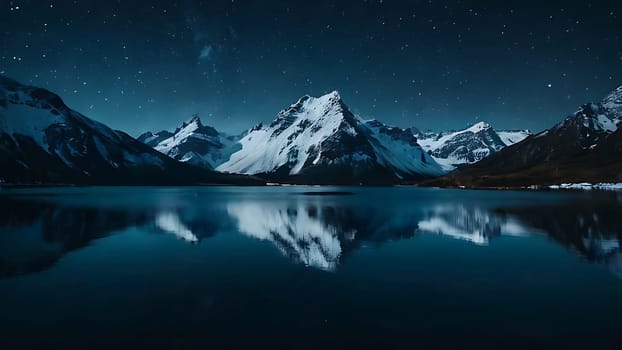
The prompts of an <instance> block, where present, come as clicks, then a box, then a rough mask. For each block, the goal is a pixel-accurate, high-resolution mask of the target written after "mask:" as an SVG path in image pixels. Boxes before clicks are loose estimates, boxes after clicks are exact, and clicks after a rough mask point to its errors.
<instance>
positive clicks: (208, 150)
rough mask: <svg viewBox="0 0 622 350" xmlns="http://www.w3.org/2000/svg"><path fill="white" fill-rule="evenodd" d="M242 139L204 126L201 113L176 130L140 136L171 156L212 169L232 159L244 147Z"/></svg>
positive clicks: (143, 140)
mask: <svg viewBox="0 0 622 350" xmlns="http://www.w3.org/2000/svg"><path fill="white" fill-rule="evenodd" d="M238 139H239V137H236V136H228V135H225V134H223V133H221V132H218V131H217V130H216V129H214V128H212V127H211V126H205V125H203V123H201V119H200V118H199V117H198V116H194V117H192V118H191V119H190V120H188V121H186V122H184V123H183V124H182V125H181V126H180V127H179V128H177V129H176V130H175V132H172V133H171V132H168V131H160V132H159V133H157V134H154V133H151V132H147V133H144V134H142V135H141V136H140V137H139V138H138V140H139V141H142V142H144V143H146V144H147V145H149V146H151V147H153V148H155V149H156V150H157V151H159V152H161V153H164V154H166V155H168V156H169V157H172V158H174V159H177V160H179V161H182V162H188V163H190V164H193V165H197V166H202V167H206V168H209V169H213V168H215V167H216V166H218V165H220V164H222V163H223V162H225V161H226V160H228V159H229V157H230V156H231V154H232V153H233V152H235V151H237V150H238V149H239V148H240V146H239V144H238V143H237V141H238Z"/></svg>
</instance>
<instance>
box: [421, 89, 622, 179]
mask: <svg viewBox="0 0 622 350" xmlns="http://www.w3.org/2000/svg"><path fill="white" fill-rule="evenodd" d="M621 102H622V87H620V88H618V89H616V90H615V91H613V92H612V93H611V94H609V95H608V96H607V97H605V98H604V99H603V100H602V101H601V102H599V103H588V104H585V105H583V106H581V108H580V109H579V110H578V111H577V112H575V113H574V114H573V115H571V116H568V117H566V118H565V119H564V120H563V121H561V122H559V123H558V124H556V125H555V126H553V127H552V128H550V129H547V130H544V131H542V132H540V133H538V134H536V135H532V136H529V137H528V138H527V139H525V140H524V141H522V142H519V143H517V144H515V145H513V146H510V147H507V148H505V149H503V150H501V151H499V152H497V153H495V154H493V155H491V156H490V157H488V158H486V159H483V160H482V161H480V162H478V163H476V164H473V165H471V166H468V167H466V168H464V169H461V170H458V171H457V172H455V173H452V174H450V175H448V176H446V177H444V178H441V179H438V180H435V181H431V182H430V184H431V185H441V186H446V185H452V186H475V187H499V186H529V185H549V184H559V183H570V182H595V183H597V182H621V181H622V162H620V159H622V128H619V125H620V120H621V119H622V108H620V107H621V106H622V104H621Z"/></svg>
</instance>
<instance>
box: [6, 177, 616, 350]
mask: <svg viewBox="0 0 622 350" xmlns="http://www.w3.org/2000/svg"><path fill="white" fill-rule="evenodd" d="M325 191H330V192H332V193H323V194H324V195H320V194H318V193H316V192H325ZM0 208H1V212H0V349H26V348H62V349H74V348H75V349H92V348H106V349H110V348H146V347H151V348H157V349H206V348H246V347H252V348H265V346H266V345H271V346H272V347H274V348H294V347H296V348H351V347H354V346H357V347H362V348H367V347H372V346H377V347H380V348H416V347H423V348H431V347H434V348H439V347H441V348H503V347H545V346H548V347H562V346H564V347H566V348H595V347H599V348H616V349H619V348H620V346H621V345H620V344H621V343H620V342H621V341H622V324H621V323H620V318H621V317H622V251H621V243H622V194H620V193H555V192H500V191H464V190H462V191H459V190H438V189H418V188H326V187H290V188H282V187H280V188H277V187H271V188H229V187H215V188H68V189H66V188H61V189H59V188H57V189H36V190H10V191H7V190H5V191H3V192H1V194H0Z"/></svg>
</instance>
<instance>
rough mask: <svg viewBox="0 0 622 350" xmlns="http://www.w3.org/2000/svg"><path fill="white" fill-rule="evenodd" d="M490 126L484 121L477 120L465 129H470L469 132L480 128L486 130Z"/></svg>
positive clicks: (477, 130)
mask: <svg viewBox="0 0 622 350" xmlns="http://www.w3.org/2000/svg"><path fill="white" fill-rule="evenodd" d="M489 128H490V124H488V123H486V122H477V123H475V124H473V125H472V126H471V127H469V128H467V129H466V130H467V131H471V132H474V133H476V132H479V131H482V130H486V129H489Z"/></svg>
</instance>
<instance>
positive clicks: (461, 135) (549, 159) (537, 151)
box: [0, 76, 622, 187]
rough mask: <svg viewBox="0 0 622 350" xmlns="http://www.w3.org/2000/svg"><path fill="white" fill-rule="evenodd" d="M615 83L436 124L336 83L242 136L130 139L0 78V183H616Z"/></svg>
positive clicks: (192, 130)
mask: <svg viewBox="0 0 622 350" xmlns="http://www.w3.org/2000/svg"><path fill="white" fill-rule="evenodd" d="M621 118H622V87H620V88H618V89H617V90H615V91H613V92H612V93H611V94H609V95H608V96H606V97H605V98H604V99H603V100H602V101H601V102H599V103H589V104H585V105H583V106H581V108H580V110H579V111H577V112H576V113H575V114H574V115H571V116H569V117H567V118H566V119H564V120H563V121H561V122H560V123H558V124H556V125H555V126H553V127H552V128H550V129H548V130H545V131H543V132H540V133H538V134H535V135H534V134H532V133H531V132H530V131H528V130H516V131H511V130H500V131H497V130H495V129H494V128H493V127H492V126H491V125H489V124H487V123H485V122H478V123H476V124H474V125H472V126H469V127H467V128H465V129H463V130H457V131H448V132H441V133H436V132H432V131H426V132H422V131H420V130H419V129H417V128H416V127H411V128H400V127H395V126H390V125H386V124H384V123H382V122H380V121H378V120H363V119H361V118H360V117H358V116H356V115H355V114H353V113H352V112H351V110H350V109H349V107H348V106H347V105H346V104H345V103H344V101H343V100H342V98H341V96H340V95H339V93H338V92H336V91H333V92H331V93H328V94H326V95H323V96H320V97H311V96H303V97H301V98H300V99H299V100H298V101H296V102H295V103H293V104H291V105H290V106H289V107H287V108H285V109H283V110H282V111H281V112H279V113H278V114H277V115H276V117H275V119H274V120H273V121H272V122H271V123H270V124H269V125H263V124H258V125H256V126H255V127H253V128H251V129H249V130H248V131H246V132H244V133H242V134H239V135H227V134H225V133H223V132H220V131H218V130H216V129H215V128H213V127H211V126H208V125H204V124H203V123H202V121H201V119H200V118H199V117H198V116H196V115H195V116H193V117H192V118H191V119H189V120H187V121H186V122H184V123H182V124H181V125H180V126H179V127H178V128H176V130H173V131H167V130H162V131H159V132H145V133H144V134H142V135H140V136H139V137H138V138H137V139H134V138H132V137H131V136H129V135H127V134H126V133H123V132H122V131H117V130H112V129H110V128H109V127H107V126H106V125H104V124H101V123H99V122H96V121H94V120H92V119H90V118H87V117H86V116H84V115H82V114H80V113H78V112H76V111H74V110H72V109H70V108H69V107H68V106H66V105H65V103H64V102H63V101H62V100H61V98H60V97H59V96H58V95H56V94H54V93H52V92H50V91H48V90H45V89H42V88H37V87H32V86H26V85H22V84H20V83H18V82H16V81H14V80H11V79H9V78H6V77H3V76H0V167H1V170H0V182H2V183H9V184H263V183H265V181H268V182H278V183H293V184H341V185H352V184H355V185H389V184H399V183H421V184H424V185H430V186H460V187H463V186H465V187H524V186H530V185H548V184H555V183H563V182H583V181H590V182H607V181H608V182H614V181H615V182H620V181H622V177H621V176H620V174H621V173H622V168H621V164H622V162H620V161H619V160H621V159H622V151H621V149H622V136H621V133H622V132H621V131H620V130H619V129H618V124H619V122H620V119H621Z"/></svg>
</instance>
